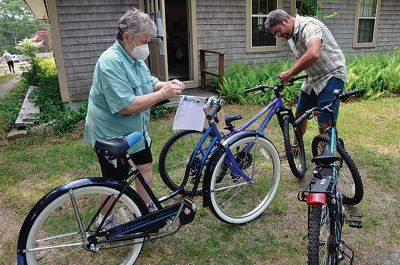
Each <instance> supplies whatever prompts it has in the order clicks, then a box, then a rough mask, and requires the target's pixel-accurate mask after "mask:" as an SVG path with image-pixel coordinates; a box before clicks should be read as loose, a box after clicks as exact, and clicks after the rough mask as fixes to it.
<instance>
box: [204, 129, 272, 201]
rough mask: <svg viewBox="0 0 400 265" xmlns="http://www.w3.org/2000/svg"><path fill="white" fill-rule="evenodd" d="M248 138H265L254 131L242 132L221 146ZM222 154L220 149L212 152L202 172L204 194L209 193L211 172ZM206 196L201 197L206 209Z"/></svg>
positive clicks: (222, 151) (222, 150)
mask: <svg viewBox="0 0 400 265" xmlns="http://www.w3.org/2000/svg"><path fill="white" fill-rule="evenodd" d="M248 136H258V137H262V138H265V136H264V135H262V134H261V133H258V132H256V131H243V132H239V133H236V134H234V135H232V136H230V137H229V138H228V139H226V140H225V141H224V142H223V143H222V145H223V146H227V147H229V146H231V145H232V144H233V143H234V142H236V141H237V140H239V139H240V138H242V137H248ZM223 153H224V149H223V148H222V147H219V148H218V150H217V151H216V152H214V153H213V154H212V155H211V157H210V160H209V162H208V163H207V167H206V170H205V172H204V179H203V192H204V193H209V192H210V190H209V187H210V182H211V176H212V173H213V172H212V171H213V170H214V168H215V164H216V163H217V160H218V158H219V157H220V156H221V155H222V154H223ZM207 198H208V196H205V194H204V195H203V207H208V205H209V203H210V202H209V201H208V199H207Z"/></svg>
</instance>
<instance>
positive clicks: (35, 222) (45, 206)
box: [18, 178, 147, 265]
mask: <svg viewBox="0 0 400 265" xmlns="http://www.w3.org/2000/svg"><path fill="white" fill-rule="evenodd" d="M97 179H100V178H97ZM122 188H123V185H122V184H120V183H118V182H116V181H109V180H107V181H101V180H93V178H92V180H90V179H82V180H78V181H74V182H71V183H69V184H66V185H63V186H61V187H60V188H57V189H55V190H53V191H52V192H50V193H49V194H48V195H46V196H45V197H43V198H42V199H41V200H40V201H39V202H38V203H37V204H36V205H35V206H34V208H33V209H32V211H31V212H30V213H29V215H28V216H27V218H26V220H25V222H24V224H23V226H22V228H21V232H20V235H19V239H18V259H19V262H20V261H21V264H28V265H31V264H35V265H37V264H133V263H134V262H135V261H136V259H137V258H138V256H139V254H140V252H141V249H142V247H143V242H144V239H143V238H138V239H135V240H132V241H126V242H124V241H122V242H114V243H112V244H111V243H108V244H109V245H104V244H100V243H99V246H100V247H101V248H100V250H99V251H97V252H96V251H90V250H87V248H90V247H89V246H87V245H86V246H85V243H84V242H83V237H82V236H81V232H80V229H79V225H78V222H77V219H76V215H75V213H74V208H73V206H72V199H71V195H70V191H72V192H73V194H74V197H75V200H76V203H77V206H78V209H79V214H80V217H81V220H82V223H83V227H84V228H85V234H86V235H87V236H90V235H91V234H93V233H94V231H95V229H96V220H94V221H93V218H94V217H95V213H96V211H97V209H98V208H99V207H100V204H99V196H101V195H112V196H117V195H118V194H119V193H120V190H122ZM144 207H145V205H144V203H143V201H142V200H141V199H140V197H139V196H138V195H137V194H136V193H135V192H134V191H133V190H132V189H130V188H129V187H128V190H126V191H125V192H124V194H123V195H122V196H121V198H120V200H119V201H118V202H117V203H116V205H115V207H114V208H113V211H112V214H113V216H114V218H115V219H114V220H118V221H120V223H122V222H127V221H129V220H132V219H134V218H136V217H139V216H141V215H142V214H143V213H145V212H147V209H145V208H144ZM114 225H117V223H115V224H114ZM102 239H103V238H102ZM127 242H129V244H127ZM72 243H76V244H77V245H76V246H69V247H68V246H65V245H66V244H72ZM60 245H61V246H62V247H57V248H55V246H60ZM63 245H64V246H63ZM39 247H48V248H49V249H43V250H38V249H37V250H33V251H26V252H25V253H24V250H26V249H33V248H39ZM85 247H86V249H85ZM107 247H111V248H109V249H107ZM69 251H70V252H69ZM63 262H65V263H63ZM18 264H20V263H18Z"/></svg>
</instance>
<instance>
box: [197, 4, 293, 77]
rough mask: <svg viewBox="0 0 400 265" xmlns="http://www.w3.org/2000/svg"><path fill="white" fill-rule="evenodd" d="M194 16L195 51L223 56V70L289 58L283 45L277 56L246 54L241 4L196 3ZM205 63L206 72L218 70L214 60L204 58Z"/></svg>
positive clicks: (244, 19) (244, 21) (212, 58)
mask: <svg viewBox="0 0 400 265" xmlns="http://www.w3.org/2000/svg"><path fill="white" fill-rule="evenodd" d="M284 9H285V10H289V9H290V2H289V1H284ZM196 12H197V13H196V15H197V42H198V49H199V50H200V49H205V50H212V51H218V52H223V53H224V54H225V69H227V68H228V67H229V65H230V64H232V63H238V62H245V63H247V64H250V65H259V64H261V63H262V62H265V61H271V62H272V61H279V60H281V59H282V58H289V57H290V56H291V52H290V51H289V49H288V46H287V44H286V42H284V44H283V49H282V51H280V52H268V53H246V1H244V0H230V1H228V0H221V1H213V0H197V1H196ZM198 56H199V52H198ZM206 63H207V69H209V70H211V71H214V72H216V71H217V70H218V56H215V55H208V56H206Z"/></svg>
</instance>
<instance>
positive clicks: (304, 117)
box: [294, 108, 314, 126]
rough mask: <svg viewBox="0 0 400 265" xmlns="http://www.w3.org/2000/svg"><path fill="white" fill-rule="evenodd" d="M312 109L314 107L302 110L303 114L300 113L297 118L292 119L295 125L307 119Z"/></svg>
mask: <svg viewBox="0 0 400 265" xmlns="http://www.w3.org/2000/svg"><path fill="white" fill-rule="evenodd" d="M313 110H314V108H312V109H309V110H307V111H306V112H304V114H303V115H301V116H300V117H299V118H297V119H296V120H295V121H294V123H295V124H296V125H297V126H300V124H301V123H302V122H303V121H304V120H305V119H308V117H310V115H311V114H312V112H313Z"/></svg>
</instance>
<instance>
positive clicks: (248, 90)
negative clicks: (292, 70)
mask: <svg viewBox="0 0 400 265" xmlns="http://www.w3.org/2000/svg"><path fill="white" fill-rule="evenodd" d="M306 77H308V75H302V76H296V77H293V78H292V79H290V80H289V81H288V82H287V83H286V84H282V83H279V84H276V85H274V86H267V85H259V86H256V87H252V88H248V87H247V88H245V89H244V93H250V92H253V91H258V90H262V91H264V89H266V88H269V89H274V88H276V87H279V86H292V85H293V84H294V81H297V80H300V79H303V78H306Z"/></svg>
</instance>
